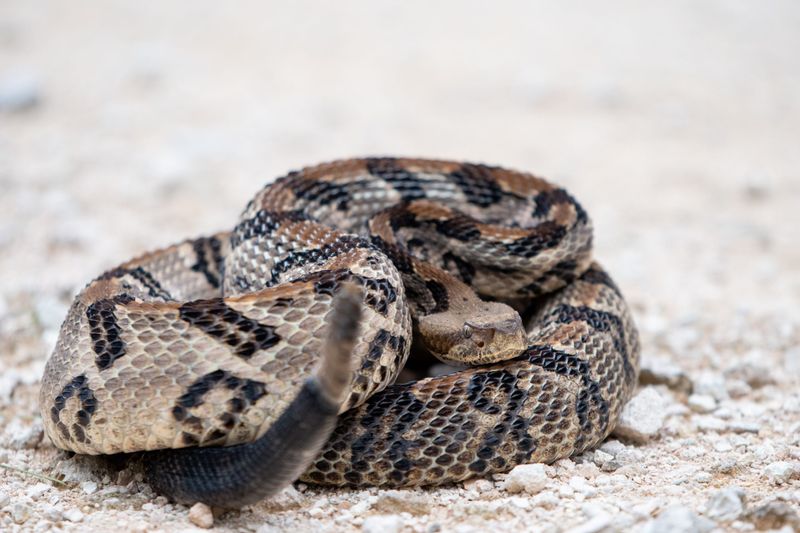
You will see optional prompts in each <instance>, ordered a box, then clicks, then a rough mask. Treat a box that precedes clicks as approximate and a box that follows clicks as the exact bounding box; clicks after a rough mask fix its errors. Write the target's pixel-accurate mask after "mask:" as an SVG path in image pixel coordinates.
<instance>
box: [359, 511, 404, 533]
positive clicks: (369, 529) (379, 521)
mask: <svg viewBox="0 0 800 533" xmlns="http://www.w3.org/2000/svg"><path fill="white" fill-rule="evenodd" d="M402 528H403V518H402V517H401V516H400V515H396V514H392V515H376V516H370V517H368V518H366V519H364V523H363V524H362V526H361V531H363V532H364V533H399V531H400V530H401V529H402Z"/></svg>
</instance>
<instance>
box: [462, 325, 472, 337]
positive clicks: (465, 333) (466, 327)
mask: <svg viewBox="0 0 800 533" xmlns="http://www.w3.org/2000/svg"><path fill="white" fill-rule="evenodd" d="M461 334H462V335H463V336H464V338H465V339H469V338H470V337H472V327H471V326H470V325H469V324H464V329H462V330H461Z"/></svg>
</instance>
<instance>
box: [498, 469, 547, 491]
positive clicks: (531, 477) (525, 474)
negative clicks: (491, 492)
mask: <svg viewBox="0 0 800 533" xmlns="http://www.w3.org/2000/svg"><path fill="white" fill-rule="evenodd" d="M548 484H550V477H549V476H548V475H547V472H546V470H545V466H544V465H543V464H538V463H537V464H532V465H519V466H516V467H514V469H513V470H512V471H511V472H509V473H508V475H507V476H506V479H505V481H504V482H503V489H504V490H505V491H506V492H509V493H511V494H516V493H518V492H527V493H528V494H537V493H539V492H541V491H542V490H543V489H545V488H546V487H547V486H548Z"/></svg>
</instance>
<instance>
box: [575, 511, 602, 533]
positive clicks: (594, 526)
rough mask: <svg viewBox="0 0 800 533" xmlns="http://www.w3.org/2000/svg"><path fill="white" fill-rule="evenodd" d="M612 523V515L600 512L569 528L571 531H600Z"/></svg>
mask: <svg viewBox="0 0 800 533" xmlns="http://www.w3.org/2000/svg"><path fill="white" fill-rule="evenodd" d="M610 524H611V515H608V514H605V513H603V514H598V515H596V516H594V517H592V518H590V519H589V520H588V521H586V522H584V523H583V524H581V525H579V526H577V527H573V528H571V529H568V530H567V531H568V532H569V533H599V532H600V531H603V530H605V529H606V528H607V527H608V526H609V525H610Z"/></svg>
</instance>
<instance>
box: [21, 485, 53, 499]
mask: <svg viewBox="0 0 800 533" xmlns="http://www.w3.org/2000/svg"><path fill="white" fill-rule="evenodd" d="M51 488H52V485H50V484H48V483H37V484H35V485H33V486H32V487H28V490H26V491H25V495H26V496H28V497H29V498H30V499H32V500H38V499H39V498H40V497H41V496H42V495H43V494H44V493H45V492H47V491H49V490H50V489H51Z"/></svg>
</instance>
